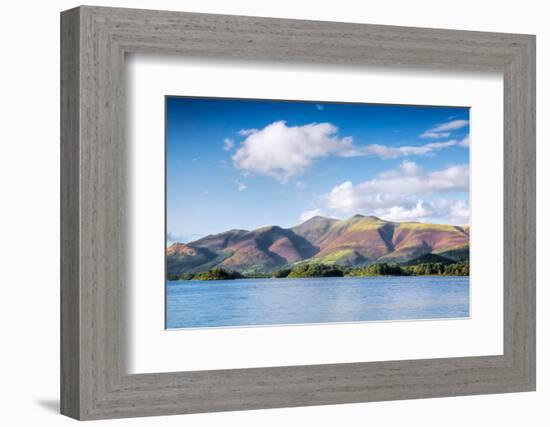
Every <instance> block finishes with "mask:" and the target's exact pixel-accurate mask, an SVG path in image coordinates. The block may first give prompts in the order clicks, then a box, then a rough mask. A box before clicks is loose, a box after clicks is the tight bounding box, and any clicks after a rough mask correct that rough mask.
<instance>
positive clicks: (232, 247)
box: [166, 215, 470, 275]
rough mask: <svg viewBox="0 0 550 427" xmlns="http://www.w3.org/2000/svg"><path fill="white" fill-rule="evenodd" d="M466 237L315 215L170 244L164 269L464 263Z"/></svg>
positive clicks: (440, 229) (463, 231)
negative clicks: (433, 261)
mask: <svg viewBox="0 0 550 427" xmlns="http://www.w3.org/2000/svg"><path fill="white" fill-rule="evenodd" d="M469 233H470V230H469V227H468V226H465V227H459V226H454V225H442V224H425V223H419V222H391V221H384V220H383V219H380V218H377V217H374V216H363V215H354V216H352V217H351V218H349V219H347V220H337V219H333V218H325V217H321V216H316V217H313V218H311V219H309V220H307V221H305V222H303V223H302V224H299V225H297V226H295V227H292V228H281V227H278V226H268V227H262V228H259V229H256V230H252V231H247V230H229V231H226V232H223V233H219V234H214V235H208V236H206V237H203V238H201V239H199V240H196V241H194V242H190V243H173V244H172V245H171V246H169V247H168V248H167V252H166V266H167V272H168V275H179V274H183V273H194V272H198V271H206V270H208V269H210V268H213V267H222V268H226V269H228V270H235V271H239V272H244V273H247V272H250V273H252V272H254V273H260V272H269V271H273V270H276V269H279V268H281V267H283V266H285V265H290V264H298V263H306V262H307V263H322V264H340V265H350V266H358V265H366V264H372V263H382V262H386V263H407V262H410V261H412V260H415V259H418V258H419V257H423V256H425V255H427V254H433V255H434V256H433V257H432V258H434V259H435V258H436V257H443V258H444V259H449V260H456V261H464V260H467V259H468V256H469V238H470V234H469ZM424 258H426V259H428V258H429V257H424ZM420 259H422V258H420Z"/></svg>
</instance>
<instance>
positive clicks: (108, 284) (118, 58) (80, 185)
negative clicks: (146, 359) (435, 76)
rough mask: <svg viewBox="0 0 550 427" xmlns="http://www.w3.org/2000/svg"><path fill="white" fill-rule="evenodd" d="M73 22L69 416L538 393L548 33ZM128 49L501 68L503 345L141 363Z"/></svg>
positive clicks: (66, 57) (88, 12) (66, 342)
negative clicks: (446, 352)
mask: <svg viewBox="0 0 550 427" xmlns="http://www.w3.org/2000/svg"><path fill="white" fill-rule="evenodd" d="M61 27H62V31H61V37H62V67H61V68H62V94H61V95H62V96H61V112H62V114H61V115H62V141H61V145H62V148H61V153H62V154H61V156H62V175H61V181H62V267H61V273H62V284H61V285H62V305H61V309H62V348H61V351H62V379H61V388H62V391H61V400H62V413H64V414H66V415H69V416H71V417H73V418H77V419H100V418H117V417H131V416H149V415H165V414H182V413H194V412H212V411H227V410H243V409H258V408H274V407H283V406H287V407H289V406H303V405H324V404H336V403H348V402H364V401H379V400H392V399H411V398H422V397H437V396H458V395H466V394H482V393H503V392H515V391H528V390H534V388H535V39H534V36H529V35H518V34H501V33H483V32H470V31H451V30H439V29H422V28H406V27H391V26H379V25H359V24H344V23H334V22H315V21H300V20H282V19H269V18H256V17H242V16H224V15H207V14H195V13H182V12H163V11H146V10H133V9H114V8H97V7H86V6H84V7H80V8H77V9H73V10H70V11H67V12H63V13H62V26H61ZM127 53H151V54H165V53H170V54H177V55H185V56H187V57H214V58H236V59H245V60H264V61H265V60H269V61H273V60H276V61H291V62H292V63H294V64H306V63H309V64H311V63H319V64H325V65H334V66H345V67H361V66H363V65H391V66H394V67H400V66H401V67H419V68H439V69H448V70H487V71H501V72H503V74H504V90H505V93H504V104H505V108H504V123H505V128H504V157H505V159H504V162H505V179H504V185H505V188H504V192H505V197H504V212H505V218H504V230H505V232H504V259H505V271H504V299H505V301H504V354H503V355H500V356H486V357H467V358H448V359H428V360H412V361H397V362H369V363H346V364H333V365H312V366H290V367H272V368H255V369H233V370H219V371H202V372H179V373H178V372H177V373H158V374H140V375H128V374H127V371H126V369H125V360H126V354H125V351H126V345H125V342H126V331H125V329H126V324H125V297H126V293H125V292H126V284H127V280H128V271H127V265H126V259H127V257H126V250H127V247H126V246H127V244H128V243H127V242H128V237H129V236H128V233H127V228H126V227H127V224H126V221H125V218H126V216H125V212H126V209H127V208H126V206H127V197H128V195H127V193H126V189H127V186H126V170H127V167H128V165H126V164H125V159H126V156H125V150H126V149H127V147H126V141H125V137H124V132H125V129H124V121H125V111H124V107H125V105H124V103H125V81H124V56H125V54H127ZM474 185H475V183H474Z"/></svg>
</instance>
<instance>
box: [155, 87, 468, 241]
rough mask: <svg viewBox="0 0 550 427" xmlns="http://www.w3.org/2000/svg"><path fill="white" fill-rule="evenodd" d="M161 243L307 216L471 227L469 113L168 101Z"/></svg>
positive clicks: (292, 222) (391, 107) (390, 107)
mask: <svg viewBox="0 0 550 427" xmlns="http://www.w3.org/2000/svg"><path fill="white" fill-rule="evenodd" d="M166 150H167V152H166V155H167V158H166V165H167V169H166V179H167V189H166V190H167V231H168V239H167V240H168V242H169V243H170V242H172V241H184V242H185V241H192V240H195V239H197V238H199V237H202V236H204V235H207V234H213V233H218V232H222V231H225V230H229V229H233V228H240V229H247V230H251V229H255V228H258V227H261V226H265V225H280V226H282V227H290V226H293V225H296V224H299V223H300V222H302V221H304V220H306V219H307V218H309V217H311V216H313V215H324V216H329V217H334V218H348V217H350V216H352V215H354V214H364V215H376V216H379V217H381V218H383V219H387V220H392V221H422V222H437V223H451V224H467V223H468V222H469V205H468V200H469V196H468V190H469V109H468V108H465V107H461V108H459V107H427V106H403V105H376V104H351V103H326V102H296V101H271V100H243V99H208V98H186V97H167V98H166Z"/></svg>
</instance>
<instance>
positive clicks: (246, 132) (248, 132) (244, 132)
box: [237, 129, 258, 136]
mask: <svg viewBox="0 0 550 427" xmlns="http://www.w3.org/2000/svg"><path fill="white" fill-rule="evenodd" d="M256 132H258V129H241V130H240V131H238V132H237V133H238V134H239V135H241V136H248V135H252V134H253V133H256Z"/></svg>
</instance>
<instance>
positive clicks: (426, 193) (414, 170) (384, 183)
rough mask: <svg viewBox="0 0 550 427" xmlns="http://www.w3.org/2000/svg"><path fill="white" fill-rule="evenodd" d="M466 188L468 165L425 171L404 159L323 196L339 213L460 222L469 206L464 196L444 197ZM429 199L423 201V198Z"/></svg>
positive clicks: (392, 218)
mask: <svg viewBox="0 0 550 427" xmlns="http://www.w3.org/2000/svg"><path fill="white" fill-rule="evenodd" d="M468 188H469V168H468V165H453V166H450V167H448V168H446V169H442V170H438V171H430V172H428V171H425V170H424V169H422V168H421V167H420V166H418V165H417V164H416V163H414V162H411V161H408V160H405V161H403V162H402V163H401V165H400V166H399V168H397V169H394V170H390V171H386V172H383V173H380V174H378V175H377V176H376V177H375V178H373V179H371V180H368V181H364V182H361V183H359V184H356V185H354V184H353V183H352V182H351V181H345V182H343V183H342V184H340V185H337V186H335V187H334V188H333V189H332V190H331V191H330V192H329V193H328V194H325V195H324V196H323V197H322V200H323V202H324V203H325V205H326V207H327V208H328V209H329V210H332V211H334V212H336V213H338V214H342V215H351V214H356V213H365V214H371V215H376V216H380V217H382V218H384V219H388V220H393V221H404V220H415V221H427V220H438V221H440V222H450V223H456V224H463V223H467V222H468V217H469V208H468V206H467V204H466V202H465V201H464V200H463V199H459V200H454V199H452V198H451V199H446V198H445V197H443V196H449V195H451V194H456V193H465V192H467V191H468ZM427 198H428V199H430V200H424V199H427Z"/></svg>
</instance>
